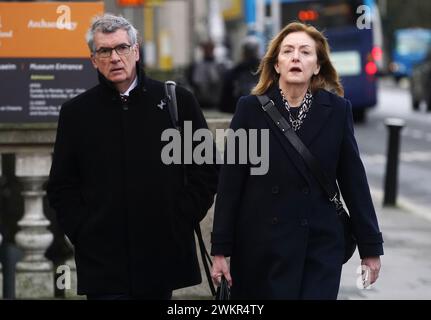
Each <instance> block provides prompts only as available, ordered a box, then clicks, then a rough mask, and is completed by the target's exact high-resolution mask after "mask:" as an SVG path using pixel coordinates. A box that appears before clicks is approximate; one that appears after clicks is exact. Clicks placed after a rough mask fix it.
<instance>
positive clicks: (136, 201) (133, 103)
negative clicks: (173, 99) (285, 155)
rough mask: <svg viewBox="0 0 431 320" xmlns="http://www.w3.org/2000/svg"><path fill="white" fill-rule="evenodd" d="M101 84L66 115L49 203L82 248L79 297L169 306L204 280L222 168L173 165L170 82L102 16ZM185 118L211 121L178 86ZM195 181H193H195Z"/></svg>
mask: <svg viewBox="0 0 431 320" xmlns="http://www.w3.org/2000/svg"><path fill="white" fill-rule="evenodd" d="M87 42H88V46H89V48H90V51H91V61H92V63H93V66H94V67H95V68H96V69H97V72H98V76H99V81H100V83H99V84H98V85H97V86H95V87H94V88H92V89H90V90H88V91H86V92H85V93H83V94H81V95H79V96H77V97H75V98H74V99H72V100H70V101H68V102H66V103H65V104H64V105H63V106H62V108H61V112H60V118H59V122H58V129H57V139H56V142H55V147H54V156H53V163H52V168H51V173H50V178H49V183H48V198H49V201H50V204H51V206H52V207H53V208H54V209H55V210H56V212H57V217H58V221H59V223H60V225H61V227H62V228H63V229H64V231H65V233H66V235H67V236H68V238H69V239H70V241H71V242H72V243H73V244H74V247H75V259H76V267H77V274H78V293H79V294H86V295H87V298H88V299H136V298H137V299H169V298H170V297H171V294H172V290H173V289H176V288H181V287H186V286H191V285H196V284H199V283H200V282H201V275H200V271H199V265H198V260H197V257H196V247H195V242H194V234H193V227H194V224H197V223H199V221H200V220H201V219H202V218H203V217H204V216H205V214H206V212H207V210H208V209H209V208H210V206H211V205H212V202H213V198H214V194H215V190H216V185H217V167H216V166H215V165H205V164H204V165H201V166H198V165H195V164H191V165H187V166H185V167H184V166H182V165H165V164H164V163H163V162H162V160H161V150H162V148H163V146H164V145H163V143H162V142H161V134H162V132H163V131H164V130H165V129H168V128H171V127H172V123H171V119H170V116H169V110H168V109H167V106H166V103H165V100H164V99H165V93H164V86H163V83H161V82H158V81H155V80H152V79H149V78H148V77H146V76H145V74H144V72H143V70H141V69H140V67H139V63H138V62H139V49H138V43H137V31H136V29H135V28H134V27H133V26H132V25H131V24H130V23H129V22H128V21H127V20H126V19H124V18H122V17H117V16H113V15H108V14H107V15H104V16H102V17H99V18H97V19H96V20H95V21H94V22H93V24H92V26H91V28H90V29H89V32H88V34H87ZM176 96H177V100H178V109H179V119H180V121H181V123H183V121H186V120H187V121H192V123H193V130H196V129H199V128H206V127H207V124H206V121H205V119H204V117H203V115H202V113H201V111H200V109H199V106H198V105H197V103H196V100H195V99H194V97H193V96H192V94H191V93H189V92H188V91H186V90H185V89H182V88H179V87H178V88H177V90H176ZM185 181H187V183H185Z"/></svg>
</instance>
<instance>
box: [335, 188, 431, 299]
mask: <svg viewBox="0 0 431 320" xmlns="http://www.w3.org/2000/svg"><path fill="white" fill-rule="evenodd" d="M371 193H372V196H373V201H374V205H375V208H376V212H377V217H378V220H379V224H380V229H381V231H382V233H383V239H384V252H385V254H384V255H383V256H382V257H381V262H382V268H381V270H380V274H379V278H378V280H377V282H376V283H375V284H373V285H372V286H371V288H370V289H362V288H360V287H361V286H360V285H359V286H357V282H358V279H359V280H360V274H359V273H357V271H359V272H360V268H359V270H358V267H360V259H359V255H358V253H357V252H355V255H354V256H353V257H352V259H351V260H350V261H349V262H348V263H346V264H345V265H344V267H343V273H342V279H341V286H340V292H339V296H338V299H340V300H429V299H431V209H427V208H423V207H419V206H417V205H415V204H413V203H411V202H410V201H409V200H408V199H403V198H398V199H397V205H396V206H395V207H383V206H382V203H383V192H382V191H381V190H379V189H373V188H371ZM358 287H359V288H358Z"/></svg>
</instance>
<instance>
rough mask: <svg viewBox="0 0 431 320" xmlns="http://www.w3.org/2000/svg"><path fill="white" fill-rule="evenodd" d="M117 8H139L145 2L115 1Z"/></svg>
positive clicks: (134, 0)
mask: <svg viewBox="0 0 431 320" xmlns="http://www.w3.org/2000/svg"><path fill="white" fill-rule="evenodd" d="M117 4H118V6H119V7H139V6H143V5H144V4H145V0H117Z"/></svg>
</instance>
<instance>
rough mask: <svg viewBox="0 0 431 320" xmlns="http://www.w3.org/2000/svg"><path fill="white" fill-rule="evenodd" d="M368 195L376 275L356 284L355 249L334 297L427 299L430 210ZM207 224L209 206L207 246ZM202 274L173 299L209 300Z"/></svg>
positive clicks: (430, 284) (430, 276) (377, 193)
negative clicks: (380, 248)
mask: <svg viewBox="0 0 431 320" xmlns="http://www.w3.org/2000/svg"><path fill="white" fill-rule="evenodd" d="M371 194H372V197H373V202H374V205H375V208H376V213H377V217H378V220H379V225H380V229H381V231H382V233H383V239H384V252H385V254H384V255H383V256H382V257H381V262H382V268H381V270H380V275H379V278H378V280H377V282H376V283H375V284H373V285H371V288H368V289H363V288H361V286H357V282H358V280H359V283H360V282H361V281H360V280H361V277H360V273H357V271H359V272H360V258H359V255H358V252H357V251H356V252H355V254H354V255H353V257H352V258H351V259H350V261H349V262H347V263H346V264H345V265H344V267H343V273H342V277H341V285H340V292H339V295H338V299H339V300H430V299H431V210H429V209H427V208H423V207H419V206H416V205H415V204H413V203H411V202H410V201H409V200H407V199H403V198H400V197H398V199H397V205H396V206H395V207H383V206H382V203H383V192H382V190H380V189H375V188H373V187H371ZM211 225H212V209H211V210H210V212H209V214H208V216H207V217H206V218H205V219H204V221H202V223H201V226H202V230H203V234H204V238H205V240H206V242H207V248H209V244H208V242H209V232H210V228H211ZM358 268H359V270H358ZM201 269H202V268H201ZM202 277H203V282H202V284H200V285H199V286H194V287H189V288H184V289H181V290H177V291H174V295H173V299H181V300H188V299H191V300H196V299H197V300H202V299H204V300H207V299H211V296H210V292H209V288H208V283H207V281H206V277H205V273H204V271H203V269H202Z"/></svg>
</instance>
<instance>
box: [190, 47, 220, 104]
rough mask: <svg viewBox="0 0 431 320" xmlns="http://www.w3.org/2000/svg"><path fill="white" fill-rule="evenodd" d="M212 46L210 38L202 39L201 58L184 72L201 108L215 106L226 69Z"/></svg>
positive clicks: (217, 102)
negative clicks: (217, 58) (216, 56)
mask: <svg viewBox="0 0 431 320" xmlns="http://www.w3.org/2000/svg"><path fill="white" fill-rule="evenodd" d="M214 46H215V45H214V43H213V42H212V41H211V40H208V41H203V42H202V43H201V44H200V48H201V50H202V54H203V58H202V60H200V61H197V62H195V63H193V64H192V65H191V66H190V67H189V68H188V70H187V72H186V73H187V75H186V77H187V81H188V83H189V85H190V87H191V88H192V90H193V93H194V95H195V96H196V99H197V100H198V102H199V105H200V106H201V108H203V109H215V108H217V106H218V104H219V98H220V93H221V89H222V84H223V78H224V75H225V73H226V70H227V67H226V65H225V64H223V63H221V62H218V61H217V60H216V58H215V55H214V49H215V47H214Z"/></svg>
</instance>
